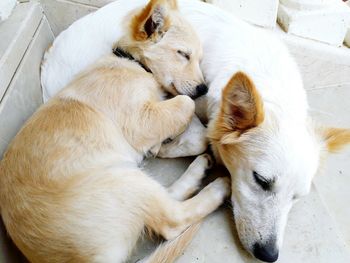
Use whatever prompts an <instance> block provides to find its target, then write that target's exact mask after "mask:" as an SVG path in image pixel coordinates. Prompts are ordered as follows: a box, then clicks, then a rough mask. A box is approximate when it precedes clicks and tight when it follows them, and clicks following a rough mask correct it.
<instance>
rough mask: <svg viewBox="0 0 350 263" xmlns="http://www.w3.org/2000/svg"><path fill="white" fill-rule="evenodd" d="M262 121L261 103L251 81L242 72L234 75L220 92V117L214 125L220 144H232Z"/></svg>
mask: <svg viewBox="0 0 350 263" xmlns="http://www.w3.org/2000/svg"><path fill="white" fill-rule="evenodd" d="M263 120H264V109H263V102H262V99H261V96H260V94H259V93H258V91H257V89H256V88H255V85H254V83H253V81H252V80H251V79H250V78H249V77H248V76H247V75H246V74H244V73H242V72H238V73H236V74H235V75H234V76H233V77H232V78H231V80H230V81H229V82H228V84H227V85H226V87H225V88H224V90H223V92H222V101H221V109H220V115H219V119H218V121H217V123H216V126H217V127H216V129H217V131H219V132H220V133H221V136H220V137H221V138H220V141H221V143H223V144H229V143H232V142H234V141H235V139H237V138H238V137H239V136H240V135H241V134H242V133H244V132H246V131H247V130H249V129H251V128H254V127H257V126H258V125H259V124H260V123H262V122H263Z"/></svg>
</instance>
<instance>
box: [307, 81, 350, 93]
mask: <svg viewBox="0 0 350 263" xmlns="http://www.w3.org/2000/svg"><path fill="white" fill-rule="evenodd" d="M346 85H349V86H350V82H344V83H338V84H333V85H332V84H331V85H325V86H318V87H314V88H310V89H306V91H307V92H308V91H313V90H320V89H327V88H343V86H346Z"/></svg>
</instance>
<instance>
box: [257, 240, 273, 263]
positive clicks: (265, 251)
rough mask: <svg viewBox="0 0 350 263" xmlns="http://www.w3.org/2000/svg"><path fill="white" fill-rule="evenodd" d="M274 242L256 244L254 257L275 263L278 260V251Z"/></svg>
mask: <svg viewBox="0 0 350 263" xmlns="http://www.w3.org/2000/svg"><path fill="white" fill-rule="evenodd" d="M274 240H275V239H274ZM274 240H273V241H268V242H267V243H266V244H259V243H255V244H254V250H253V254H254V256H255V257H256V258H257V259H260V260H261V261H265V262H275V261H276V260H277V259H278V249H277V248H276V245H275V241H274Z"/></svg>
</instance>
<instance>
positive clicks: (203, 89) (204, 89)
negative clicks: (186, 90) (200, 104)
mask: <svg viewBox="0 0 350 263" xmlns="http://www.w3.org/2000/svg"><path fill="white" fill-rule="evenodd" d="M207 93H208V86H207V85H205V84H200V85H198V86H197V87H196V94H194V95H193V96H192V99H196V98H198V97H200V96H202V95H205V94H207Z"/></svg>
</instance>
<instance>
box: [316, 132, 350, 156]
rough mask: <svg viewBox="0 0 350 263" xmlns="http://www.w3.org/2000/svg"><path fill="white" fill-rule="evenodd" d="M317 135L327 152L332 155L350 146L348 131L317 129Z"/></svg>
mask: <svg viewBox="0 0 350 263" xmlns="http://www.w3.org/2000/svg"><path fill="white" fill-rule="evenodd" d="M318 133H319V134H320V135H321V139H322V141H323V142H324V143H325V145H326V148H327V150H328V151H329V152H331V153H334V152H337V151H339V150H341V149H342V148H343V147H345V146H346V145H348V144H350V130H348V129H340V128H319V129H318Z"/></svg>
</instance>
